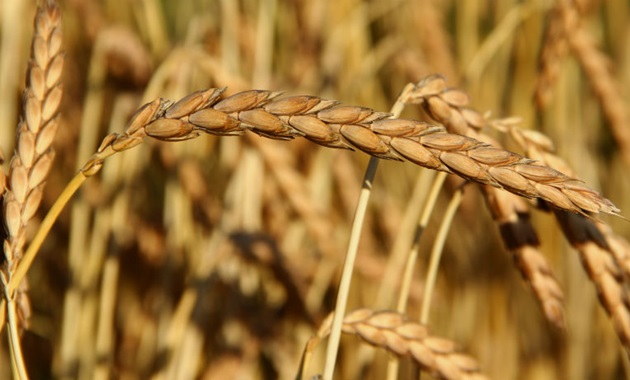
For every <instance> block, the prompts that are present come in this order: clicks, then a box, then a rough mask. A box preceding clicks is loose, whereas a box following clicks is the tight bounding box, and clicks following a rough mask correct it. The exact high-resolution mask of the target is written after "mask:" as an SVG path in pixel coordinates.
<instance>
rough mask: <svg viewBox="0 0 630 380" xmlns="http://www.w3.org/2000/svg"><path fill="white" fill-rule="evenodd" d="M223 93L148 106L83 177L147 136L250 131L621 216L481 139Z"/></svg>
mask: <svg viewBox="0 0 630 380" xmlns="http://www.w3.org/2000/svg"><path fill="white" fill-rule="evenodd" d="M222 92H223V90H222V89H209V90H205V91H197V92H195V93H193V94H191V95H189V96H187V97H185V98H184V99H182V100H180V101H178V102H177V103H174V104H173V103H172V102H170V101H168V100H164V99H158V100H155V101H153V102H151V103H148V104H146V105H144V106H143V107H142V108H141V109H140V110H139V111H138V113H137V114H136V116H135V117H134V118H133V120H132V121H131V122H130V124H129V126H128V129H127V131H126V132H125V134H123V135H119V134H113V135H110V136H107V137H106V138H105V139H104V141H103V143H102V144H101V146H100V148H99V149H98V152H97V153H96V154H95V155H94V156H93V157H92V158H91V159H90V160H89V161H88V163H87V164H86V165H85V166H84V167H83V168H82V171H83V173H84V174H85V175H86V176H89V175H92V174H94V173H95V172H97V171H98V170H99V168H100V165H102V162H103V160H104V159H105V158H107V157H108V156H110V155H112V154H114V153H116V152H118V151H121V150H125V149H130V148H132V147H134V146H136V145H138V144H140V143H141V142H142V139H143V137H145V136H149V137H153V138H156V139H159V140H165V141H180V140H186V139H190V138H195V137H197V136H198V135H199V134H200V133H210V134H216V135H239V134H242V133H244V132H245V131H246V130H251V131H252V132H254V133H257V134H259V135H261V136H264V137H268V138H274V139H282V140H286V139H292V138H294V137H297V136H303V137H305V138H307V139H309V140H311V141H313V142H315V143H318V144H320V145H324V146H328V147H333V148H348V149H354V148H356V149H359V150H362V151H363V152H365V153H368V154H370V155H372V156H375V157H379V158H386V159H394V160H403V159H405V160H407V161H410V162H412V163H415V164H417V165H420V166H424V167H428V168H430V169H435V170H440V171H445V172H448V173H454V174H457V175H459V176H460V177H463V178H465V179H469V180H471V181H474V182H478V183H482V184H488V185H492V186H495V187H498V188H503V189H506V190H508V191H510V192H512V193H515V194H518V195H521V196H525V197H529V198H541V199H543V200H545V201H547V202H549V203H550V204H552V205H555V206H556V207H558V208H561V209H564V210H568V211H571V212H575V213H588V212H593V213H598V212H605V213H610V214H617V213H618V212H619V210H618V209H617V208H616V207H615V206H614V205H613V204H612V203H611V202H610V201H609V200H607V199H605V198H603V197H602V196H601V195H600V194H599V193H597V192H595V191H594V190H592V189H590V188H588V187H587V186H585V185H584V184H582V183H581V182H580V181H578V180H577V179H574V178H570V177H568V176H566V175H564V174H562V173H560V172H558V171H556V170H554V169H551V168H549V167H546V166H544V165H542V164H541V163H540V162H536V161H533V160H529V159H526V158H524V157H522V156H519V155H518V154H515V153H512V152H509V151H505V150H502V149H498V148H493V147H491V146H489V145H488V144H485V143H482V142H480V141H478V140H476V139H473V138H470V137H466V136H461V135H456V134H452V133H447V132H446V131H445V130H444V129H443V128H441V127H436V126H433V125H430V124H426V123H423V122H419V121H416V120H411V119H385V118H386V117H387V116H388V114H386V113H383V112H376V111H372V110H370V109H368V108H364V107H356V106H344V105H338V104H336V103H337V102H335V101H330V100H321V99H319V98H315V97H288V98H284V99H280V100H275V98H276V97H277V96H278V95H279V93H276V92H270V91H263V90H251V91H244V92H241V93H237V94H235V95H232V96H230V97H228V98H224V99H222V100H220V95H221V93H222ZM287 110H288V111H287Z"/></svg>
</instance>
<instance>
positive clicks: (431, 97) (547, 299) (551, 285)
mask: <svg viewBox="0 0 630 380" xmlns="http://www.w3.org/2000/svg"><path fill="white" fill-rule="evenodd" d="M416 87H417V91H415V92H414V94H416V95H417V96H416V98H415V99H414V100H413V101H414V102H416V103H420V104H421V105H422V106H423V107H424V109H425V110H426V111H427V113H428V114H429V115H430V116H431V117H432V118H434V119H435V120H436V121H438V122H439V123H441V124H443V125H444V126H445V127H446V128H447V130H449V131H450V132H454V133H460V134H465V135H468V136H471V137H475V138H477V139H480V140H482V141H487V142H490V143H492V145H494V146H499V144H498V143H497V142H494V141H492V140H491V139H490V138H489V137H488V136H486V135H484V134H482V133H481V132H480V130H481V128H483V127H484V126H485V125H486V124H487V122H486V120H485V118H484V117H483V116H482V115H481V114H479V113H478V112H477V111H475V110H474V109H471V108H469V107H468V103H469V98H468V95H467V94H466V93H465V92H463V91H461V90H458V89H454V88H448V87H447V86H446V81H445V80H444V78H443V77H442V76H439V75H433V76H429V77H427V78H425V79H423V80H422V81H420V82H419V83H418V84H417V86H416ZM556 169H557V168H556ZM482 194H483V195H484V198H485V201H486V205H487V206H488V208H489V210H490V212H491V214H492V217H493V219H494V220H495V222H496V223H497V224H498V226H499V231H500V232H501V237H502V239H503V242H504V244H505V246H506V248H507V249H508V250H510V252H512V254H513V255H514V260H515V263H516V265H517V267H518V269H519V271H520V272H521V274H522V276H523V278H524V279H525V281H526V282H527V283H528V284H529V286H530V287H531V289H532V290H533V292H534V294H535V296H536V299H537V300H538V302H539V304H540V305H541V308H542V309H543V311H544V313H545V316H546V317H547V319H548V320H549V321H550V322H551V323H553V324H554V325H555V326H557V327H559V328H564V327H565V318H564V307H563V304H564V294H563V292H562V289H561V288H560V285H559V284H558V281H557V280H556V278H555V276H554V274H553V272H552V270H551V266H550V265H549V263H548V262H547V260H546V258H545V256H544V255H543V254H542V252H541V251H540V250H539V248H538V247H539V246H540V241H539V238H538V234H537V233H536V230H535V228H534V226H533V224H532V223H531V221H530V212H529V206H528V205H527V204H526V203H525V202H524V201H523V199H521V198H519V197H516V196H514V195H513V194H509V193H506V192H504V191H501V190H500V189H497V188H495V187H490V186H483V187H482Z"/></svg>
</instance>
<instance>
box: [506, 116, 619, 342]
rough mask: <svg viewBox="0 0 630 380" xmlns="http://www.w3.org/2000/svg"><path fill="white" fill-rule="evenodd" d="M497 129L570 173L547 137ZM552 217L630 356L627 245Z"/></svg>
mask: <svg viewBox="0 0 630 380" xmlns="http://www.w3.org/2000/svg"><path fill="white" fill-rule="evenodd" d="M498 127H499V128H500V129H502V130H504V131H507V132H509V134H510V135H511V136H512V137H513V138H514V140H515V141H516V142H517V143H518V144H519V145H520V146H521V147H522V148H523V150H524V151H525V152H526V155H527V156H528V157H532V158H535V159H537V160H540V161H541V162H544V163H545V164H546V165H549V166H550V167H553V168H556V169H558V170H562V171H564V172H565V173H569V174H570V173H572V169H571V168H570V167H569V165H568V164H567V163H566V162H565V161H564V160H563V159H562V158H560V157H558V156H557V155H556V154H555V153H554V145H553V142H552V141H551V140H550V139H549V138H548V137H547V136H545V135H543V134H541V133H539V132H536V131H529V130H523V129H521V128H519V127H518V126H517V125H516V124H515V123H511V122H509V121H506V122H503V123H502V124H501V125H498ZM555 215H556V219H557V220H558V223H559V224H560V226H561V228H562V231H563V233H564V235H565V237H566V238H567V240H568V241H569V243H571V245H572V246H573V247H574V248H575V249H576V250H577V251H578V252H579V254H580V258H581V260H582V264H583V265H584V268H585V269H586V271H587V272H588V274H589V277H590V278H591V280H592V281H593V284H594V285H595V288H596V289H597V292H598V295H599V299H600V302H601V304H602V306H603V307H604V309H605V310H606V311H607V312H608V314H609V315H610V317H611V320H612V322H613V326H614V328H615V331H616V332H617V335H618V336H619V339H620V340H621V342H622V344H623V346H624V348H625V349H626V351H627V352H628V353H630V298H629V297H628V294H627V292H626V286H627V283H628V281H629V280H630V271H629V270H630V266H629V259H630V244H629V243H628V242H627V241H626V240H625V239H624V238H623V237H621V236H618V235H616V234H615V233H614V232H613V231H612V229H610V227H608V226H607V225H605V224H604V223H602V222H595V221H593V220H591V219H589V218H587V217H585V216H583V215H575V214H569V213H566V212H560V211H556V212H555Z"/></svg>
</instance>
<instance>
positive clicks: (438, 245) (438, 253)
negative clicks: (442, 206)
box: [420, 188, 463, 324]
mask: <svg viewBox="0 0 630 380" xmlns="http://www.w3.org/2000/svg"><path fill="white" fill-rule="evenodd" d="M462 194H463V190H462V189H461V188H459V189H457V191H455V194H453V197H452V198H451V201H450V202H449V204H448V207H447V208H446V211H445V212H444V219H443V220H442V224H441V225H440V230H439V231H438V233H437V236H436V237H435V243H434V244H433V249H432V250H431V261H430V262H429V269H428V270H427V280H426V284H425V287H424V294H423V297H422V306H421V309H420V323H422V324H426V323H427V322H428V320H429V310H430V309H431V297H432V296H433V289H434V287H435V279H436V277H437V271H438V267H439V265H440V259H441V257H442V252H443V251H444V243H446V235H447V234H448V231H449V229H450V228H451V224H452V222H453V217H454V216H455V212H456V211H457V208H458V207H459V204H460V203H461V201H462Z"/></svg>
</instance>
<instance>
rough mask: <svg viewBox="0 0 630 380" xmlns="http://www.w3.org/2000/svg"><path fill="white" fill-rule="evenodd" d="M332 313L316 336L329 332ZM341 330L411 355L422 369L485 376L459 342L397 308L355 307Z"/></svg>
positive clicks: (448, 375)
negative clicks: (418, 321)
mask: <svg viewBox="0 0 630 380" xmlns="http://www.w3.org/2000/svg"><path fill="white" fill-rule="evenodd" d="M331 321H332V315H331V316H329V317H328V318H327V319H326V320H325V321H324V322H323V323H322V325H321V327H320V329H319V331H318V333H317V338H318V339H323V338H325V337H326V336H327V335H328V334H329V332H330V331H329V330H330V324H331ZM342 331H343V332H344V333H346V334H354V335H357V336H359V337H360V338H361V339H363V340H364V341H366V342H367V343H369V344H371V345H373V346H376V347H380V348H384V349H386V350H387V351H389V352H391V353H393V354H394V355H397V356H401V357H410V358H411V359H412V360H414V361H415V362H416V363H418V365H420V367H422V369H423V370H425V371H427V372H429V373H431V374H432V375H433V376H435V377H437V378H440V379H449V380H455V379H459V380H473V379H475V380H482V379H487V377H486V376H485V375H483V374H481V372H480V370H479V365H478V364H477V361H476V360H475V359H473V358H472V357H470V356H468V355H465V354H462V353H461V352H460V351H459V350H458V349H457V345H456V343H454V342H452V341H450V340H447V339H444V338H440V337H437V336H434V335H431V334H430V333H429V331H428V329H427V328H426V327H425V326H424V325H421V324H419V323H417V322H411V321H408V320H407V318H406V317H405V315H404V314H400V313H397V312H394V311H374V310H370V309H359V310H355V311H353V312H351V313H349V314H348V315H346V317H345V318H344V319H343V327H342Z"/></svg>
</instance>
